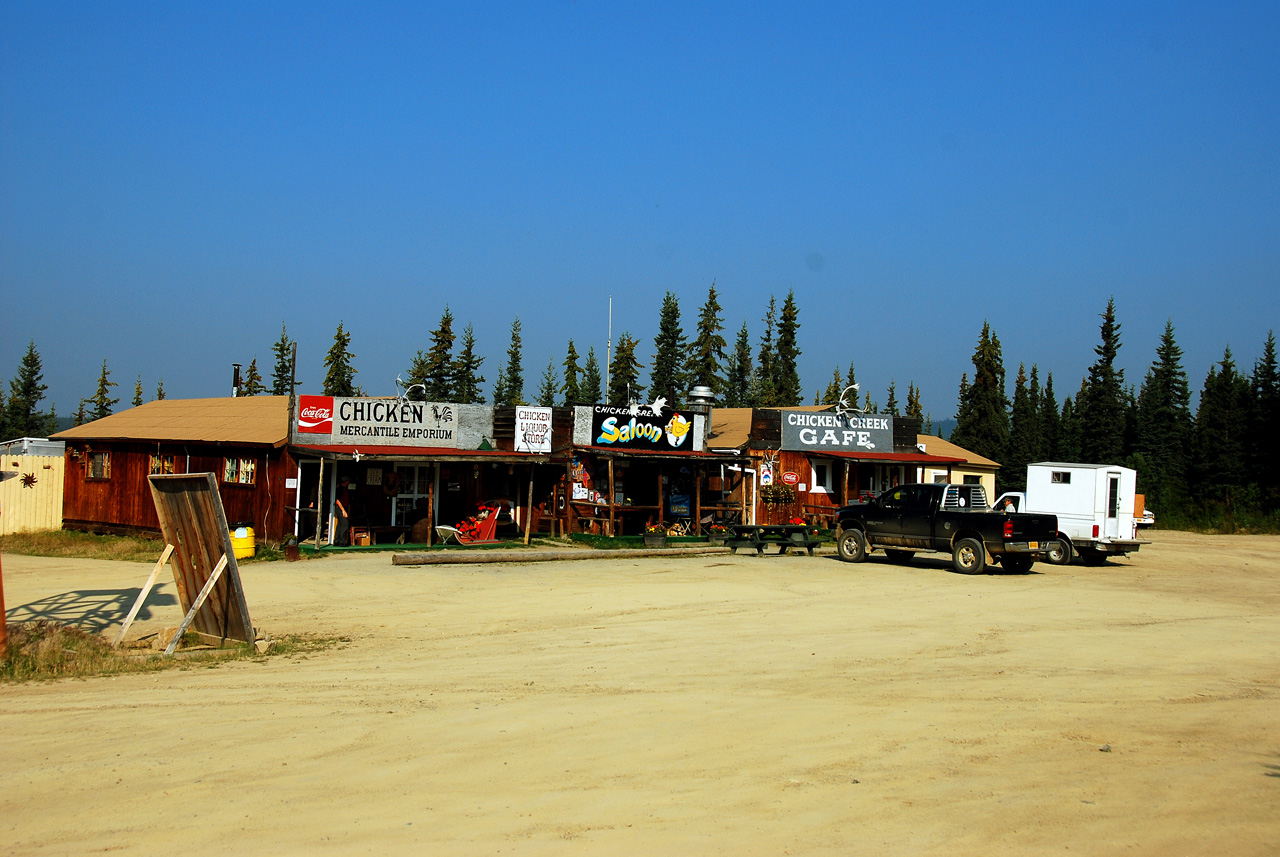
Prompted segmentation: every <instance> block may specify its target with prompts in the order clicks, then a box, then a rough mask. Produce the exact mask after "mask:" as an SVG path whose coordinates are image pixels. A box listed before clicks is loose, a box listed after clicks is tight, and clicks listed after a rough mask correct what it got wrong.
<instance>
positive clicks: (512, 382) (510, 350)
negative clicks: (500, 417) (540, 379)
mask: <svg viewBox="0 0 1280 857" xmlns="http://www.w3.org/2000/svg"><path fill="white" fill-rule="evenodd" d="M523 351H524V345H523V343H522V342H521V339H520V319H519V318H516V319H515V320H514V321H512V322H511V344H510V345H508V346H507V363H506V365H505V366H503V367H502V369H501V370H500V371H499V372H498V385H497V386H495V387H494V390H493V403H494V404H495V405H507V406H513V405H523V404H525V400H524V367H523V365H522V362H523ZM499 392H501V395H499Z"/></svg>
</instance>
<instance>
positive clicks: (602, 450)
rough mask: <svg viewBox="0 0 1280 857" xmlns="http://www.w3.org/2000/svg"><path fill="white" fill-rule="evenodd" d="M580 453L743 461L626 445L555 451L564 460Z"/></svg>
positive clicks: (712, 453)
mask: <svg viewBox="0 0 1280 857" xmlns="http://www.w3.org/2000/svg"><path fill="white" fill-rule="evenodd" d="M578 453H587V454H589V455H599V456H601V457H603V458H636V459H642V460H645V461H654V460H669V461H696V462H701V463H704V464H705V463H710V462H721V461H735V462H740V461H742V456H740V455H725V454H723V453H715V452H694V451H692V450H690V451H688V452H679V451H676V450H672V451H669V452H668V451H665V450H649V449H629V448H626V447H621V448H620V447H614V446H574V447H568V448H565V449H558V450H556V452H555V457H556V459H557V460H560V461H563V460H565V459H566V458H568V457H569V456H571V455H577V454H578Z"/></svg>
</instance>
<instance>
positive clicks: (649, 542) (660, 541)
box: [644, 533, 667, 548]
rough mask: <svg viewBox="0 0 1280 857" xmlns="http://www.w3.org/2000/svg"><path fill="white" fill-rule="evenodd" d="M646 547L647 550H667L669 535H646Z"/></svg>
mask: <svg viewBox="0 0 1280 857" xmlns="http://www.w3.org/2000/svg"><path fill="white" fill-rule="evenodd" d="M644 546H645V547H647V548H665V547H666V546H667V534H666V533H645V534H644Z"/></svg>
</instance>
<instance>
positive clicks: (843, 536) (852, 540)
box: [836, 530, 867, 562]
mask: <svg viewBox="0 0 1280 857" xmlns="http://www.w3.org/2000/svg"><path fill="white" fill-rule="evenodd" d="M836 551H837V552H838V553H839V554H840V558H841V559H842V560H844V561H845V562H863V561H864V560H866V558H867V537H866V536H864V535H863V534H862V530H841V531H840V538H839V539H838V540H836Z"/></svg>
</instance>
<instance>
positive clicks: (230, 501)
mask: <svg viewBox="0 0 1280 857" xmlns="http://www.w3.org/2000/svg"><path fill="white" fill-rule="evenodd" d="M91 452H109V453H110V454H111V476H110V478H107V479H90V478H89V477H88V476H87V475H86V473H87V467H88V461H89V457H90V453H91ZM152 455H163V456H170V455H171V456H173V465H174V467H173V472H174V473H213V474H214V475H215V476H216V478H217V482H218V492H219V494H220V495H221V496H222V506H223V509H224V510H225V512H226V516H227V521H228V522H229V523H232V524H237V523H241V522H245V523H248V524H249V525H250V526H252V527H253V528H254V531H255V535H256V537H257V538H258V539H259V540H261V541H267V542H274V541H279V540H281V539H282V538H284V535H285V527H286V521H287V522H288V531H289V533H292V532H293V522H292V519H291V518H288V517H287V516H286V514H285V509H284V507H285V506H286V505H289V504H292V503H293V499H294V492H293V490H292V489H290V490H286V489H285V480H286V479H288V478H292V477H294V476H296V475H297V464H296V462H295V461H294V460H293V458H292V456H290V455H289V453H288V451H287V449H285V448H284V447H281V448H275V449H273V448H269V447H249V446H222V445H207V444H206V445H197V444H186V445H182V444H163V443H162V444H159V445H158V446H157V445H156V444H154V443H151V444H141V443H128V442H108V441H96V442H93V441H90V442H88V443H87V444H82V443H77V444H74V445H72V444H68V445H67V458H66V471H65V474H64V478H63V512H62V518H63V521H62V523H63V526H64V527H66V528H68V529H77V530H90V531H95V532H117V533H127V532H148V533H159V531H160V521H159V519H158V518H157V517H156V510H155V504H154V502H153V501H152V499H151V488H150V484H149V482H148V481H147V477H148V476H150V472H151V456H152ZM226 457H235V458H252V459H253V460H254V461H256V462H257V474H256V479H255V482H254V484H252V485H238V484H229V483H225V482H223V481H222V474H223V460H224V458H226Z"/></svg>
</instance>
